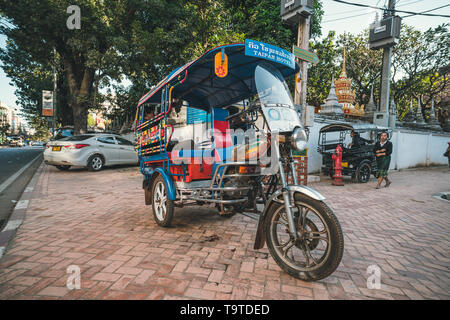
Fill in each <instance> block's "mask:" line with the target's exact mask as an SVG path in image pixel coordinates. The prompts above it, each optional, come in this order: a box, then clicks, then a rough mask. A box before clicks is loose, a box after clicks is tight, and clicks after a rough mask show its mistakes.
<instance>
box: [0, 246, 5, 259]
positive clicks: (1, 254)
mask: <svg viewBox="0 0 450 320" xmlns="http://www.w3.org/2000/svg"><path fill="white" fill-rule="evenodd" d="M4 252H5V247H0V258H1V257H2V256H3V253H4Z"/></svg>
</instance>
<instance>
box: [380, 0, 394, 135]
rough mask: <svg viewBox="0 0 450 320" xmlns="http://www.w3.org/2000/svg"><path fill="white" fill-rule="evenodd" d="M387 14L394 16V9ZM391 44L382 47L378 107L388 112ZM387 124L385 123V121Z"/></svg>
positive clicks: (389, 7) (391, 3)
mask: <svg viewBox="0 0 450 320" xmlns="http://www.w3.org/2000/svg"><path fill="white" fill-rule="evenodd" d="M388 9H390V10H394V9H395V0H389V5H388ZM387 15H388V16H394V15H395V14H394V11H388V12H387ZM391 58H392V46H388V47H386V48H384V49H383V67H382V71H381V90H380V107H379V108H380V109H379V111H380V112H382V113H388V112H389V91H390V81H391ZM386 126H387V123H386Z"/></svg>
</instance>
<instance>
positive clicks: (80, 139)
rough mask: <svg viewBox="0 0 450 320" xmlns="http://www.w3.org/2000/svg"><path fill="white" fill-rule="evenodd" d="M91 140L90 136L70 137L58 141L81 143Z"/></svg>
mask: <svg viewBox="0 0 450 320" xmlns="http://www.w3.org/2000/svg"><path fill="white" fill-rule="evenodd" d="M89 138H92V135H79V136H71V137H66V138H62V139H60V141H83V140H87V139H89Z"/></svg>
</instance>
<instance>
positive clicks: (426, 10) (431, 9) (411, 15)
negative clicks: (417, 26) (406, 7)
mask: <svg viewBox="0 0 450 320" xmlns="http://www.w3.org/2000/svg"><path fill="white" fill-rule="evenodd" d="M448 6H450V4H446V5H444V6H440V7H437V8H434V9H430V10H425V11H422V12H420V13H419V14H422V13H426V12H431V11H434V10H438V9H442V8H445V7H448ZM416 15H417V14H410V15H407V16H404V17H402V18H408V17H411V16H416Z"/></svg>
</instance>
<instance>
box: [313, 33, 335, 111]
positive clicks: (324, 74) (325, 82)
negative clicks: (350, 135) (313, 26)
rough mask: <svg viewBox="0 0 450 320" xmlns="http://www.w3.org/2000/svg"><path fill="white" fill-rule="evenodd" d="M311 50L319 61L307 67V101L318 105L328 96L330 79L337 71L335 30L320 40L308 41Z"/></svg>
mask: <svg viewBox="0 0 450 320" xmlns="http://www.w3.org/2000/svg"><path fill="white" fill-rule="evenodd" d="M310 49H311V51H313V52H315V53H316V54H317V55H318V56H319V59H320V61H319V63H318V64H317V65H315V66H310V67H309V68H308V89H307V97H306V98H307V99H306V101H307V103H308V104H309V105H312V106H315V107H319V106H320V105H321V104H322V103H324V100H325V99H326V98H327V96H328V92H329V91H330V86H331V79H332V77H333V76H335V77H336V75H337V74H338V72H339V67H338V66H337V62H336V60H337V59H336V57H337V55H336V44H335V32H334V31H330V32H329V33H328V36H326V37H325V38H323V39H322V40H316V41H311V42H310Z"/></svg>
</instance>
